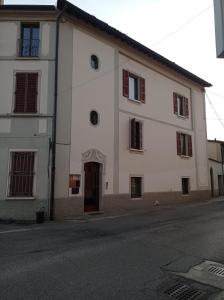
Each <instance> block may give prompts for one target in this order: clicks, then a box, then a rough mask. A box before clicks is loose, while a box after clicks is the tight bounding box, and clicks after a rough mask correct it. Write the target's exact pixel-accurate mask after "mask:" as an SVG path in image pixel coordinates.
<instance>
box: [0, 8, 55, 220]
mask: <svg viewBox="0 0 224 300" xmlns="http://www.w3.org/2000/svg"><path fill="white" fill-rule="evenodd" d="M55 19H56V10H55V7H54V6H35V5H34V6H31V7H30V6H26V5H25V6H24V5H23V6H18V5H4V6H2V7H0V219H4V220H6V219H7V220H27V221H30V220H35V219H36V213H37V212H39V211H40V210H42V211H43V212H44V214H45V215H46V217H49V215H50V193H51V192H50V186H51V143H52V138H51V137H52V119H53V111H54V109H53V103H54V74H55V38H56V36H55V33H56V22H55Z"/></svg>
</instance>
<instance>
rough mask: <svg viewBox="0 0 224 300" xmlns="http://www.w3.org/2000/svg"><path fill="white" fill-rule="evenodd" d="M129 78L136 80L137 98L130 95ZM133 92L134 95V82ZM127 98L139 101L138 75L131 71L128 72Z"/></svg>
mask: <svg viewBox="0 0 224 300" xmlns="http://www.w3.org/2000/svg"><path fill="white" fill-rule="evenodd" d="M130 78H132V79H134V80H136V81H137V89H138V90H137V96H138V97H137V99H136V98H135V97H131V95H130V86H131V85H130ZM133 93H134V95H135V84H134V89H133ZM128 99H129V100H132V101H135V102H141V100H140V77H139V76H138V75H135V74H133V73H131V72H129V73H128Z"/></svg>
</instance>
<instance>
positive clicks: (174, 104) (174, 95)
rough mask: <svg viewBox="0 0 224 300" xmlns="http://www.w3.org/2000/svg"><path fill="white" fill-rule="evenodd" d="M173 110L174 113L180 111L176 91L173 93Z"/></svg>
mask: <svg viewBox="0 0 224 300" xmlns="http://www.w3.org/2000/svg"><path fill="white" fill-rule="evenodd" d="M173 112H174V114H177V113H178V104H177V94H176V93H173Z"/></svg>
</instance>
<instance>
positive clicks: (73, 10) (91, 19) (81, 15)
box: [57, 0, 212, 87]
mask: <svg viewBox="0 0 224 300" xmlns="http://www.w3.org/2000/svg"><path fill="white" fill-rule="evenodd" d="M64 7H66V12H67V13H68V14H71V15H73V16H75V17H76V18H78V19H82V20H83V21H85V22H86V23H89V24H91V25H92V26H94V27H96V28H98V29H100V30H102V31H105V32H107V33H108V34H110V35H113V36H114V37H116V38H118V39H120V40H121V41H122V42H125V43H126V44H128V45H129V46H131V47H133V48H135V49H137V50H139V51H141V52H142V53H144V54H145V55H147V56H149V57H150V58H153V59H155V60H156V61H158V62H159V63H161V64H163V65H165V66H167V67H169V68H171V69H173V70H174V71H176V72H178V73H180V74H182V75H183V76H185V77H187V78H188V79H191V80H192V81H194V82H196V83H198V84H199V85H201V86H202V87H211V86H212V84H211V83H209V82H207V81H205V80H203V79H201V78H200V77H198V76H196V75H195V74H193V73H191V72H189V71H188V70H186V69H184V68H182V67H180V66H179V65H177V64H175V63H174V62H172V61H170V60H168V59H167V58H165V57H164V56H162V55H160V54H158V53H156V52H155V51H153V50H151V49H149V48H147V47H146V46H144V45H142V44H140V43H139V42H137V41H136V40H134V39H132V38H130V37H129V36H127V35H126V34H124V33H122V32H120V31H119V30H117V29H116V28H113V27H111V26H110V25H108V24H107V23H105V22H103V21H101V20H99V19H97V18H96V17H95V16H93V15H90V14H88V13H87V12H85V11H84V10H82V9H80V8H78V7H77V6H75V5H73V4H71V3H70V2H68V1H66V0H58V2H57V8H58V9H60V10H62V9H63V8H64Z"/></svg>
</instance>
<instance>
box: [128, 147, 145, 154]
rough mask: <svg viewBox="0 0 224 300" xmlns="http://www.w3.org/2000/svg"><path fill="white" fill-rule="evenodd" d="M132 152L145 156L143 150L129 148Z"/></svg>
mask: <svg viewBox="0 0 224 300" xmlns="http://www.w3.org/2000/svg"><path fill="white" fill-rule="evenodd" d="M129 151H130V152H135V153H139V154H144V150H143V149H133V148H129Z"/></svg>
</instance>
